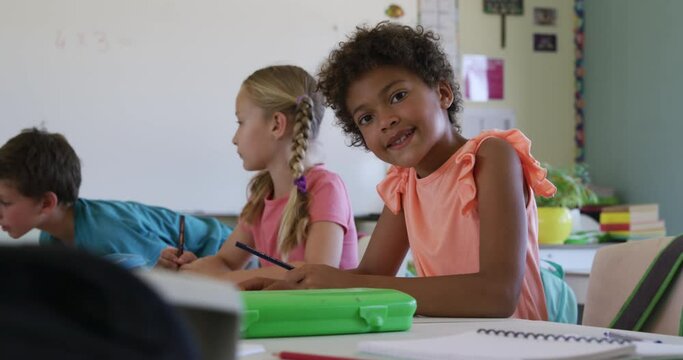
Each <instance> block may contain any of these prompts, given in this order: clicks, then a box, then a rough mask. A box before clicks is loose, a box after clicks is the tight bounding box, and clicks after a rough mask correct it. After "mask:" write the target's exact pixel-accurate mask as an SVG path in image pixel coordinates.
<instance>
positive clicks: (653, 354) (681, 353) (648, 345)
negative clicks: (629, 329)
mask: <svg viewBox="0 0 683 360" xmlns="http://www.w3.org/2000/svg"><path fill="white" fill-rule="evenodd" d="M634 344H636V354H637V355H638V356H641V357H642V358H643V359H680V358H683V345H672V344H655V343H652V342H646V341H636V342H634Z"/></svg>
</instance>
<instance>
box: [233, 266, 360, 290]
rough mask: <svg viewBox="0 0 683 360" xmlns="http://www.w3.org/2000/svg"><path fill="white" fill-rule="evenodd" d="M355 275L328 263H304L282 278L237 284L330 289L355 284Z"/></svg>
mask: <svg viewBox="0 0 683 360" xmlns="http://www.w3.org/2000/svg"><path fill="white" fill-rule="evenodd" d="M355 277H356V275H354V274H352V273H349V272H347V271H344V270H339V269H337V268H334V267H332V266H328V265H317V264H306V265H303V266H301V267H297V268H295V269H292V270H290V271H288V272H287V273H286V274H285V278H284V280H279V281H278V280H274V279H268V278H254V279H250V280H247V281H243V282H241V283H240V284H239V286H240V288H242V289H243V290H285V289H330V288H350V287H355V286H357V282H356V281H355V280H356V279H355Z"/></svg>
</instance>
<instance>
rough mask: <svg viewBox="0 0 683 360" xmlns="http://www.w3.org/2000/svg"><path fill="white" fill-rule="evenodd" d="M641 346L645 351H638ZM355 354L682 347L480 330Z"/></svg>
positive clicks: (362, 347)
mask: <svg viewBox="0 0 683 360" xmlns="http://www.w3.org/2000/svg"><path fill="white" fill-rule="evenodd" d="M641 346H643V350H644V351H640V350H641ZM358 350H359V351H361V352H365V353H370V354H376V355H383V356H390V357H395V358H399V359H414V360H423V359H424V360H443V359H473V360H493V359H558V360H560V359H562V360H564V359H567V360H569V359H571V360H574V359H621V358H632V357H634V356H636V355H640V356H642V358H646V359H650V358H659V356H663V358H667V355H668V356H669V357H668V358H671V357H670V356H677V355H683V347H682V346H677V345H663V344H651V343H647V344H646V343H642V344H638V345H636V344H635V343H632V342H629V341H623V340H615V339H607V338H601V337H587V336H576V335H557V334H543V333H531V332H520V331H509V330H497V329H479V330H477V331H470V332H466V333H461V334H457V335H450V336H443V337H434V338H428V339H418V340H394V341H364V342H361V343H359V344H358Z"/></svg>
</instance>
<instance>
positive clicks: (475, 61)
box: [462, 54, 505, 101]
mask: <svg viewBox="0 0 683 360" xmlns="http://www.w3.org/2000/svg"><path fill="white" fill-rule="evenodd" d="M504 75H505V74H504V61H503V59H496V58H489V57H487V56H486V55H468V54H465V55H463V57H462V82H463V87H464V93H465V100H469V101H489V100H503V89H504Z"/></svg>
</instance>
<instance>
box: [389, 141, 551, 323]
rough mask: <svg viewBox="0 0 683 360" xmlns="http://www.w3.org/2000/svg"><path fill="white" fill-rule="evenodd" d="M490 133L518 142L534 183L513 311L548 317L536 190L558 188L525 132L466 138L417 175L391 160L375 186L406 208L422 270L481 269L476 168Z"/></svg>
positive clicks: (454, 272)
mask: <svg viewBox="0 0 683 360" xmlns="http://www.w3.org/2000/svg"><path fill="white" fill-rule="evenodd" d="M490 137H497V138H501V139H504V140H506V141H507V142H509V143H510V144H511V145H512V146H513V147H514V148H515V150H516V152H517V155H519V158H520V160H521V162H522V169H523V171H524V178H525V180H526V183H527V185H528V186H529V189H530V191H529V203H528V205H527V207H526V213H527V223H528V227H529V229H528V232H527V234H528V237H527V247H526V248H527V250H526V259H525V262H526V271H525V272H524V279H523V282H522V290H521V294H520V298H519V302H518V304H517V309H516V310H515V313H514V314H513V317H517V318H522V319H532V320H546V319H547V318H548V315H547V310H546V306H545V295H544V292H543V285H542V283H541V275H540V269H539V258H538V236H537V234H538V219H537V212H536V201H535V199H534V193H537V194H541V195H544V196H549V195H552V194H553V193H554V192H555V186H554V185H553V184H552V183H550V181H548V180H547V179H546V171H545V170H544V169H543V168H541V167H540V166H539V164H538V162H537V161H536V160H535V159H534V158H533V157H532V156H531V153H530V150H531V141H529V139H528V138H527V137H526V136H524V134H522V132H520V131H519V130H508V131H487V132H483V133H481V134H480V135H478V136H477V137H475V138H473V139H470V140H469V141H468V142H467V143H465V145H463V146H462V147H461V148H460V149H458V151H456V152H455V154H453V156H451V157H450V158H449V159H448V160H447V161H446V162H445V163H444V164H443V165H441V167H440V168H439V169H437V170H436V171H434V172H433V173H432V174H430V175H429V176H427V177H425V178H422V179H418V177H417V174H416V173H415V169H413V168H399V167H395V166H393V167H391V169H390V170H389V173H388V175H387V177H386V178H385V179H384V180H383V181H382V182H381V183H380V184H379V185H378V186H377V191H378V192H379V194H380V196H381V197H382V199H383V200H384V202H385V204H386V206H387V207H388V208H389V209H390V210H391V211H393V212H394V213H398V212H399V211H400V210H401V209H403V211H404V214H405V220H406V227H407V231H408V239H409V242H410V249H411V251H412V253H413V259H414V261H415V268H416V270H417V273H418V275H420V276H439V275H460V274H472V273H477V272H479V212H478V211H477V205H478V204H477V186H476V183H475V179H474V174H473V170H474V163H475V159H476V157H475V154H476V152H477V150H478V149H479V146H480V145H481V143H482V142H483V141H484V140H486V139H488V138H490ZM435 224H438V226H435Z"/></svg>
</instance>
